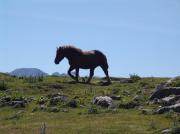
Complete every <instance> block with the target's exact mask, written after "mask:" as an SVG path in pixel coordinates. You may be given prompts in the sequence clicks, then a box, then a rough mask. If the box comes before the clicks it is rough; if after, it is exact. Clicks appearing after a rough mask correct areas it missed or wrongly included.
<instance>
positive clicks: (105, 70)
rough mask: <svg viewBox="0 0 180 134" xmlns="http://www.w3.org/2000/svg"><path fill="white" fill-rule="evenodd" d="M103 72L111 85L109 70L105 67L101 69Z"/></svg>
mask: <svg viewBox="0 0 180 134" xmlns="http://www.w3.org/2000/svg"><path fill="white" fill-rule="evenodd" d="M101 68H102V70H103V71H104V73H105V75H106V79H107V81H108V83H109V84H110V83H111V79H110V77H109V73H108V68H105V67H101Z"/></svg>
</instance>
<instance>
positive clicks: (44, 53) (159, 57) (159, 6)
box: [0, 0, 180, 77]
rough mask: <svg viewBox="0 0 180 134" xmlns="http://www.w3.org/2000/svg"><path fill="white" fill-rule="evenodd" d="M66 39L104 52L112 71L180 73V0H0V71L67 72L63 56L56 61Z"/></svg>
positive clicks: (115, 73) (117, 73)
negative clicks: (31, 68)
mask: <svg viewBox="0 0 180 134" xmlns="http://www.w3.org/2000/svg"><path fill="white" fill-rule="evenodd" d="M65 44H71V45H75V46H77V47H79V48H82V49H83V50H92V49H99V50H101V51H102V52H104V53H105V54H106V55H107V58H108V61H109V66H110V68H109V72H110V75H111V76H125V77H126V76H128V75H129V74H132V73H136V74H138V75H140V76H170V77H173V76H176V75H180V62H179V61H180V60H179V59H180V1H179V0H107V1H105V0H28V1H25V0H16V1H15V0H0V50H1V52H0V71H1V72H10V71H12V70H14V69H15V68H21V67H34V68H40V69H42V70H43V71H45V72H48V73H52V72H55V71H58V72H60V73H64V72H67V70H68V67H69V65H68V62H67V60H64V61H62V62H61V63H60V65H58V66H57V65H55V64H54V58H55V51H56V47H57V46H60V45H65ZM80 71H81V75H87V74H88V73H89V72H88V71H87V70H80ZM95 75H100V76H103V75H104V74H103V72H102V70H101V69H100V68H97V69H96V71H95Z"/></svg>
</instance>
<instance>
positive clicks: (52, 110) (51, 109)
mask: <svg viewBox="0 0 180 134" xmlns="http://www.w3.org/2000/svg"><path fill="white" fill-rule="evenodd" d="M48 111H49V112H59V111H60V109H59V108H58V107H50V108H49V109H48Z"/></svg>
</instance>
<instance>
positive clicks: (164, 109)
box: [155, 103, 180, 114]
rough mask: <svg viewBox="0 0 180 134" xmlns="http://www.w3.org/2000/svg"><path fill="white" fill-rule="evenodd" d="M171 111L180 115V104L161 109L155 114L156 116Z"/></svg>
mask: <svg viewBox="0 0 180 134" xmlns="http://www.w3.org/2000/svg"><path fill="white" fill-rule="evenodd" d="M170 110H172V111H174V112H179V113H180V103H178V104H175V105H171V106H165V107H161V108H159V109H157V110H156V111H155V113H156V114H163V113H165V112H169V111H170Z"/></svg>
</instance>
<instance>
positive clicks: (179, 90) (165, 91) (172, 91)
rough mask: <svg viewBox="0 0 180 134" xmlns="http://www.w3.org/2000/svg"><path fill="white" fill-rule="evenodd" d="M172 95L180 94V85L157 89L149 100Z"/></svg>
mask: <svg viewBox="0 0 180 134" xmlns="http://www.w3.org/2000/svg"><path fill="white" fill-rule="evenodd" d="M170 95H180V87H164V88H162V89H157V90H156V91H155V92H154V93H153V94H152V95H151V96H150V98H149V100H153V99H155V98H157V99H161V98H164V97H168V96H170Z"/></svg>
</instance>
